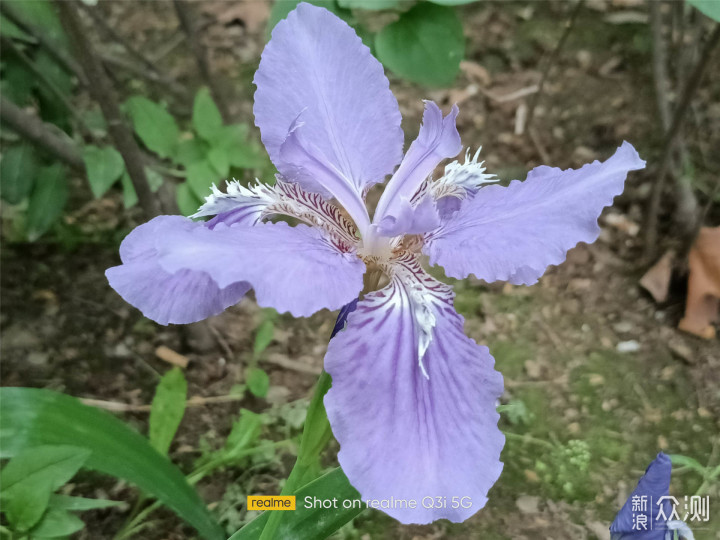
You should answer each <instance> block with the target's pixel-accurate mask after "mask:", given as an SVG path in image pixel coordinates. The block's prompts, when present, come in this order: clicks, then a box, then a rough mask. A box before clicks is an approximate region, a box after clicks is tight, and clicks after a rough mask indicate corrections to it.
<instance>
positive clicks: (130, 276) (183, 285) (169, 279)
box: [105, 216, 250, 324]
mask: <svg viewBox="0 0 720 540" xmlns="http://www.w3.org/2000/svg"><path fill="white" fill-rule="evenodd" d="M186 222H187V220H186V219H184V218H182V217H179V216H161V217H159V218H156V219H154V220H152V221H150V222H149V223H146V224H145V225H141V226H140V227H137V228H136V229H135V230H134V231H132V232H131V233H130V234H129V235H128V236H127V238H125V240H124V241H123V243H122V245H121V246H120V258H121V260H122V263H123V264H122V265H120V266H115V267H113V268H109V269H108V270H107V271H106V272H105V275H106V276H107V278H108V281H109V282H110V286H111V287H112V288H113V289H115V290H116V291H117V292H118V293H119V294H120V296H122V297H123V298H124V299H125V301H127V302H128V303H130V304H132V305H133V306H136V307H137V308H138V309H140V311H142V312H143V315H145V316H146V317H147V318H148V319H152V320H153V321H156V322H158V323H160V324H169V323H173V324H187V323H192V322H196V321H200V320H202V319H206V318H207V317H210V316H212V315H217V314H218V313H221V312H222V311H224V310H225V309H227V308H228V307H230V306H232V305H233V304H236V303H237V302H239V301H240V299H241V298H242V297H243V296H244V295H245V293H246V292H247V291H248V290H249V289H250V285H249V284H247V283H243V282H238V283H233V284H230V285H228V286H227V287H225V288H222V289H221V288H220V287H218V285H217V283H215V281H213V280H212V279H211V278H210V276H209V275H208V274H207V273H205V272H193V271H191V270H182V271H180V272H177V273H175V274H170V273H168V272H166V271H165V270H163V269H162V268H161V266H160V264H159V263H158V260H157V256H158V253H157V249H156V248H155V240H156V237H157V234H161V233H162V230H163V229H164V228H165V227H183V226H185V223H186Z"/></svg>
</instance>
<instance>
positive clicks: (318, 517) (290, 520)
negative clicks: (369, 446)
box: [229, 468, 365, 540]
mask: <svg viewBox="0 0 720 540" xmlns="http://www.w3.org/2000/svg"><path fill="white" fill-rule="evenodd" d="M295 495H296V505H297V506H296V510H295V511H294V512H281V514H283V515H282V518H281V521H280V525H279V526H278V528H277V530H276V531H275V536H274V537H275V538H318V539H319V538H327V537H328V536H330V535H331V534H333V533H334V532H335V531H337V530H338V529H339V528H340V527H342V526H343V525H345V524H346V523H347V522H349V521H350V520H352V519H354V518H356V517H357V516H358V515H360V513H361V512H362V511H363V510H364V509H365V504H364V503H362V502H355V501H360V494H359V493H358V492H357V490H356V489H355V488H354V487H352V486H351V485H350V482H348V479H347V477H346V476H345V473H343V472H342V470H341V469H340V468H337V469H333V470H332V471H330V472H329V473H327V474H325V475H323V476H321V477H320V478H318V479H317V480H314V481H313V482H310V483H309V484H307V485H305V486H304V487H302V488H300V489H299V490H298V491H297V492H296V493H295ZM315 497H317V498H318V499H321V500H324V499H331V500H332V499H333V498H336V499H337V500H338V505H337V506H338V508H313V507H312V505H311V504H310V505H306V498H309V499H308V500H310V501H312V500H313V498H315ZM345 501H348V502H346V503H345V504H346V505H348V506H350V508H345V507H344V505H343V503H344V502H345ZM306 506H310V507H309V508H306ZM268 517H269V514H268V512H265V513H263V514H261V515H259V516H258V517H257V518H255V519H254V520H253V521H251V522H250V523H248V524H247V525H245V527H243V528H242V529H240V530H239V531H238V532H236V533H235V534H233V535H232V536H231V537H230V539H229V540H257V538H258V537H259V536H260V533H261V532H262V530H263V527H265V523H266V522H267V520H268Z"/></svg>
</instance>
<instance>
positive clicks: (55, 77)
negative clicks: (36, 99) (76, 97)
mask: <svg viewBox="0 0 720 540" xmlns="http://www.w3.org/2000/svg"><path fill="white" fill-rule="evenodd" d="M35 66H36V67H37V68H38V69H39V70H40V71H42V73H43V75H45V77H46V78H47V79H48V80H49V81H50V82H52V84H53V85H54V86H55V88H56V89H57V90H59V91H60V93H62V94H64V95H65V96H66V97H70V94H71V93H72V89H73V87H74V86H75V83H74V81H73V78H72V77H71V76H70V74H69V73H68V72H67V71H65V69H64V68H63V67H62V66H61V65H60V64H58V62H57V61H56V60H55V58H53V57H52V56H51V55H50V53H48V52H46V51H44V50H42V49H41V50H39V51H38V53H37V54H36V55H35ZM38 88H39V89H40V92H41V93H43V94H45V95H46V96H47V98H48V99H51V100H56V99H57V97H56V96H55V95H54V94H53V93H52V92H51V91H50V90H48V88H47V86H46V85H44V84H39V85H38ZM61 106H62V107H63V108H65V105H61Z"/></svg>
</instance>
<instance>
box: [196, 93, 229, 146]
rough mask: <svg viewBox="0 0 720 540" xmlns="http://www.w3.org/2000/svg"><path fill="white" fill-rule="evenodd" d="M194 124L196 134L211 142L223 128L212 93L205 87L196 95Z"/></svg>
mask: <svg viewBox="0 0 720 540" xmlns="http://www.w3.org/2000/svg"><path fill="white" fill-rule="evenodd" d="M192 124H193V128H195V132H196V133H197V134H198V135H200V136H201V137H202V138H203V139H205V140H206V141H211V140H212V139H213V137H214V136H215V135H217V133H218V131H220V128H222V125H223V120H222V116H221V115H220V111H219V110H218V108H217V105H215V102H214V101H213V98H212V96H210V91H209V90H208V89H207V88H205V87H203V88H201V89H200V90H198V93H197V94H195V102H194V103H193V113H192Z"/></svg>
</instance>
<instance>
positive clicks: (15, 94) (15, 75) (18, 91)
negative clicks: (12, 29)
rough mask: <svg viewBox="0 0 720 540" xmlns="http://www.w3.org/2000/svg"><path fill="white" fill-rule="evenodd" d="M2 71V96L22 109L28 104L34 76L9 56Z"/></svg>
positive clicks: (0, 25) (18, 61) (0, 81)
mask: <svg viewBox="0 0 720 540" xmlns="http://www.w3.org/2000/svg"><path fill="white" fill-rule="evenodd" d="M3 24H5V23H4V22H0V27H2V25H3ZM0 33H2V32H0ZM2 71H3V73H2V78H1V79H0V88H2V95H3V96H5V97H6V98H8V99H9V100H10V101H12V102H13V103H15V105H18V106H19V107H22V106H23V105H25V104H26V103H27V102H28V100H29V98H30V96H31V92H32V89H33V87H34V86H35V83H36V80H35V74H34V73H33V72H32V71H30V70H29V69H28V68H27V66H26V65H25V64H23V63H22V61H21V60H18V59H17V58H15V57H14V56H10V55H8V57H7V59H5V60H3V70H2Z"/></svg>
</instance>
